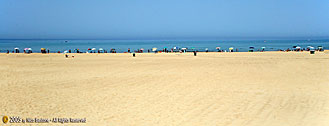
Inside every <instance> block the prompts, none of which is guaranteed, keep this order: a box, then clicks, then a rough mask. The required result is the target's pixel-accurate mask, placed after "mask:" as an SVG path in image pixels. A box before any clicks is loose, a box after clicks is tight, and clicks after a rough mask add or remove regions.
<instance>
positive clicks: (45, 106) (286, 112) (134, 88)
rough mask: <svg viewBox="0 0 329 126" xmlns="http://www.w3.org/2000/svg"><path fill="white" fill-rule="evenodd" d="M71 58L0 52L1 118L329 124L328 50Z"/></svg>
mask: <svg viewBox="0 0 329 126" xmlns="http://www.w3.org/2000/svg"><path fill="white" fill-rule="evenodd" d="M74 55H75V58H68V59H66V58H64V56H63V54H49V55H42V54H29V55H27V54H9V55H7V54H0V60H1V62H0V70H1V72H0V77H1V79H0V87H1V93H0V97H1V98H2V99H1V102H0V106H1V107H0V115H8V116H20V117H24V118H26V117H44V118H53V117H66V118H69V117H72V118H86V119H87V123H86V124H79V125H93V126H94V125H111V126H154V125H158V126H241V125H245V126H325V125H329V54H328V53H324V52H317V53H316V54H315V55H310V54H309V53H307V52H302V53H296V52H288V53H287V52H263V53H261V52H257V53H247V52H240V53H198V56H196V57H194V56H193V54H192V53H187V54H178V53H177V54H153V53H152V54H136V55H137V57H135V58H133V57H132V55H131V54H74ZM1 124H2V123H1ZM50 124H51V123H50Z"/></svg>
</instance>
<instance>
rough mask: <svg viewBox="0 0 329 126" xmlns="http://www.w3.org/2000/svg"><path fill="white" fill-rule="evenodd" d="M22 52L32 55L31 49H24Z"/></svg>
mask: <svg viewBox="0 0 329 126" xmlns="http://www.w3.org/2000/svg"><path fill="white" fill-rule="evenodd" d="M24 51H25V53H32V49H31V48H25V49H24Z"/></svg>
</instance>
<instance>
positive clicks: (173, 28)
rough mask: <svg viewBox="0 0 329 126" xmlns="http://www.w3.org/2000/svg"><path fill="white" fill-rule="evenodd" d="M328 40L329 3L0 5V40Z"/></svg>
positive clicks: (38, 0) (189, 0)
mask: <svg viewBox="0 0 329 126" xmlns="http://www.w3.org/2000/svg"><path fill="white" fill-rule="evenodd" d="M328 36H329V1H328V0H0V39H194V38H200V39H202V38H205V39H213V38H215V39H216V38H219V39H220V38H248V37H251V38H252V37H255V38H270V37H278V38H280V37H288V38H289V37H291V38H293V37H306V38H308V37H309V38H312V37H328Z"/></svg>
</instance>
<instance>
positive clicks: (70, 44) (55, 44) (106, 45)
mask: <svg viewBox="0 0 329 126" xmlns="http://www.w3.org/2000/svg"><path fill="white" fill-rule="evenodd" d="M250 46H253V47H255V50H256V51H257V50H260V49H261V47H266V48H265V51H277V50H280V49H282V50H286V49H287V48H290V49H292V46H300V47H302V48H307V46H313V47H315V48H317V47H318V46H323V47H324V49H329V39H322V40H266V41H264V40H0V52H2V53H4V52H6V51H7V50H9V51H13V50H14V48H16V47H18V48H19V49H20V51H21V52H23V49H24V48H32V50H33V52H40V48H47V49H49V50H50V52H57V51H60V52H63V51H65V50H69V49H71V50H72V51H73V50H74V49H79V50H80V51H82V52H86V51H87V49H88V48H96V49H99V48H103V49H105V50H110V49H112V48H115V49H116V51H117V52H126V51H127V49H128V48H130V49H131V51H133V50H137V49H140V48H144V49H145V50H147V49H152V48H154V47H156V48H158V49H161V50H162V49H163V48H165V47H167V48H168V49H171V48H173V47H179V48H183V47H185V48H195V50H198V51H205V49H206V48H208V50H209V51H216V47H221V50H228V49H229V48H230V47H234V48H235V49H238V51H244V52H245V51H248V49H249V47H250ZM144 52H146V51H144Z"/></svg>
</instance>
